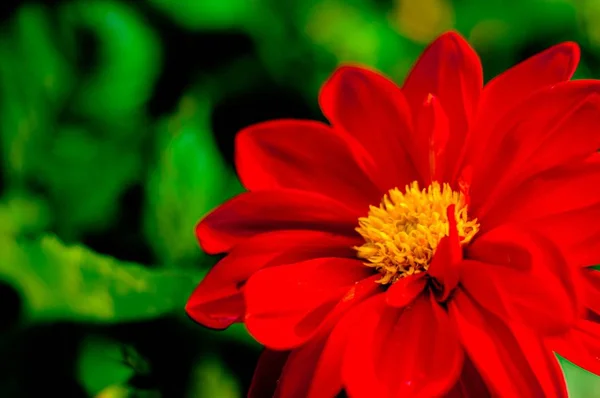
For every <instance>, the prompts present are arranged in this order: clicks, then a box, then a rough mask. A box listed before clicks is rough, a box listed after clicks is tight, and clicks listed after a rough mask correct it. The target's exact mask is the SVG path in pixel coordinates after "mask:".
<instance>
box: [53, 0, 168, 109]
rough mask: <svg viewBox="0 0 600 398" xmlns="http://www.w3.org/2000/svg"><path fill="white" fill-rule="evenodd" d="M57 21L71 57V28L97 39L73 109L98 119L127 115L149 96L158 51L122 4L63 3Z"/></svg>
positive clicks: (148, 33)
mask: <svg viewBox="0 0 600 398" xmlns="http://www.w3.org/2000/svg"><path fill="white" fill-rule="evenodd" d="M60 17H61V22H62V23H63V25H62V27H63V31H64V32H66V35H65V36H66V37H65V39H66V42H67V43H71V49H72V51H71V52H72V53H75V47H76V46H75V43H76V36H77V35H78V34H79V33H80V32H79V31H78V30H77V28H85V29H88V30H90V31H91V32H92V33H93V35H94V36H95V38H96V39H97V41H98V47H99V49H98V53H97V55H98V61H99V64H98V65H95V67H94V71H95V73H93V74H92V75H91V76H89V78H87V79H86V80H85V81H84V82H82V84H80V85H79V87H80V89H79V90H78V91H77V92H76V98H75V101H74V104H75V106H76V108H77V109H78V111H79V112H81V113H83V114H85V115H87V116H91V117H95V118H99V119H112V118H123V117H128V116H131V113H132V112H135V111H136V110H138V109H139V108H140V107H141V106H143V105H144V104H145V102H146V101H147V100H148V98H149V97H150V95H151V94H152V90H153V87H154V82H155V81H156V78H157V76H158V73H159V71H160V64H161V52H160V45H159V41H158V37H157V36H156V34H155V32H154V31H152V30H151V29H150V27H149V26H148V25H147V24H145V23H144V20H143V19H142V18H141V17H140V16H139V15H138V14H137V12H136V11H135V9H133V8H131V7H130V6H128V5H127V4H125V3H123V2H116V1H110V0H79V1H75V2H69V3H67V4H66V5H65V6H63V8H62V9H61V14H60Z"/></svg>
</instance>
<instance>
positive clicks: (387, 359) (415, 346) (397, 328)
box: [342, 295, 463, 398]
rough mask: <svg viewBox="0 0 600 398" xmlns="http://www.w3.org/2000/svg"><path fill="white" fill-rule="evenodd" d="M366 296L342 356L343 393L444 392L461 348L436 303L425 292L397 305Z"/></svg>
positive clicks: (459, 360)
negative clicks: (401, 306)
mask: <svg viewBox="0 0 600 398" xmlns="http://www.w3.org/2000/svg"><path fill="white" fill-rule="evenodd" d="M371 300H372V302H371V308H370V309H369V311H365V314H364V317H363V320H362V322H361V324H360V325H356V329H355V331H354V333H353V335H352V336H351V338H350V341H349V343H348V346H347V347H348V349H347V352H346V356H345V357H344V364H343V368H342V376H343V378H344V384H345V386H346V390H347V392H348V395H350V396H352V397H359V398H362V397H377V396H385V397H405V396H410V397H424V398H426V397H434V396H439V395H441V394H444V393H445V392H447V391H449V390H450V389H451V387H452V386H453V385H454V383H455V382H456V380H457V378H458V376H459V374H460V371H461V368H462V362H463V355H462V354H463V353H462V350H461V348H460V345H459V344H458V340H457V339H456V336H455V335H454V333H453V330H452V328H451V327H450V324H449V322H448V317H447V316H446V313H445V312H444V311H443V310H442V308H441V307H440V306H439V305H438V304H437V303H436V302H435V301H433V300H432V299H431V298H429V297H428V295H422V296H420V297H419V298H417V299H416V300H415V302H414V304H413V305H411V306H409V307H406V308H405V309H403V310H399V309H395V308H390V307H385V305H384V303H383V300H381V299H379V298H378V297H376V298H374V299H371Z"/></svg>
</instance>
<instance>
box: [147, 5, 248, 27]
mask: <svg viewBox="0 0 600 398" xmlns="http://www.w3.org/2000/svg"><path fill="white" fill-rule="evenodd" d="M149 3H150V4H152V5H153V6H154V7H156V8H157V9H159V10H160V11H162V12H163V13H165V14H167V15H168V16H169V17H171V18H172V19H173V20H174V21H175V22H177V23H178V24H180V25H182V26H184V27H186V28H188V29H215V28H220V29H223V28H227V27H234V26H238V25H239V24H240V23H241V22H243V21H245V20H246V19H247V18H248V16H251V15H253V13H256V12H257V11H258V10H257V8H258V7H257V6H258V4H257V3H258V2H256V1H254V2H249V1H247V0H203V1H198V0H149Z"/></svg>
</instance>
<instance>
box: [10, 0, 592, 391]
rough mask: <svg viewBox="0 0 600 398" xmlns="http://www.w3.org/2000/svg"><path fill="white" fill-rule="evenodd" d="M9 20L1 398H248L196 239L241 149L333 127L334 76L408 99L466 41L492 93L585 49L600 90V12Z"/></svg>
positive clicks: (267, 6)
mask: <svg viewBox="0 0 600 398" xmlns="http://www.w3.org/2000/svg"><path fill="white" fill-rule="evenodd" d="M0 7H1V17H0V162H1V165H2V166H1V173H0V397H3V398H4V397H7V398H10V397H41V396H54V395H55V396H61V397H98V398H125V397H166V398H170V397H174V398H178V397H210V398H212V397H216V398H221V397H223V398H233V397H241V396H243V395H244V394H245V393H246V391H247V388H248V386H249V383H250V379H251V376H252V371H253V367H254V365H255V362H256V359H257V357H258V354H259V352H260V347H259V346H258V345H257V344H256V343H254V342H253V341H252V339H251V338H250V337H248V335H247V334H246V332H245V331H244V329H243V328H232V329H231V330H229V331H226V332H218V333H217V332H213V331H209V330H206V329H204V328H202V327H200V326H198V325H195V324H194V323H193V322H192V321H191V320H189V319H188V318H187V317H186V316H185V314H184V311H183V307H184V304H185V302H186V299H187V297H188V296H189V294H190V293H191V291H192V289H193V288H194V286H195V285H196V284H197V282H198V281H200V280H201V278H202V276H203V275H204V274H205V272H206V271H207V269H209V268H210V267H211V265H213V264H214V263H215V260H216V259H215V258H211V257H208V256H206V255H204V254H203V253H202V252H201V250H200V249H199V247H198V245H197V243H196V241H195V237H194V234H193V227H194V225H195V223H196V222H197V221H198V220H199V219H200V218H201V217H202V216H203V215H204V214H206V212H207V211H209V210H210V209H211V208H212V207H214V206H215V205H217V204H219V203H220V202H222V201H224V200H225V199H227V198H230V197H232V196H233V195H235V194H237V193H239V192H241V190H242V187H241V186H240V185H239V182H238V180H237V178H236V175H235V171H234V168H233V165H232V158H233V138H234V136H235V134H236V132H237V131H238V130H239V129H240V128H242V127H244V126H247V125H249V124H251V123H255V122H259V121H263V120H267V119H274V118H282V117H295V118H313V119H323V117H322V115H321V114H320V112H319V110H318V107H317V101H316V98H317V93H318V90H319V87H320V85H321V83H322V82H323V81H324V79H325V78H326V77H327V76H328V75H329V74H330V73H331V71H332V70H333V68H335V66H336V65H338V64H340V63H343V62H355V63H362V64H366V65H370V66H372V67H376V68H378V69H380V70H382V71H383V72H385V73H386V74H388V75H389V76H391V77H393V78H394V79H396V80H397V81H399V82H401V81H402V79H403V77H404V76H405V75H406V73H407V71H408V69H409V67H410V65H411V64H412V63H413V62H414V60H415V59H416V57H417V55H418V54H419V53H420V51H421V50H422V49H423V47H424V46H425V45H426V44H427V43H428V42H429V41H430V40H432V39H433V38H434V37H435V36H436V35H437V34H439V33H440V32H442V31H445V30H448V29H456V30H458V31H459V32H461V33H462V34H463V35H464V36H465V37H466V38H467V39H468V40H469V41H470V42H471V43H472V45H473V46H474V47H475V49H476V50H477V51H478V52H479V54H480V56H481V59H482V62H483V65H484V70H485V78H486V80H488V79H489V78H490V77H492V76H494V75H496V74H498V73H499V72H501V71H503V70H504V69H506V68H508V67H510V66H511V65H513V64H515V63H516V62H518V61H520V60H523V59H524V58H526V57H527V56H529V55H532V54H534V53H535V52H537V51H540V50H542V49H544V48H546V47H547V46H550V45H552V44H555V43H558V42H560V41H564V40H574V41H577V42H578V43H579V44H580V45H581V48H582V63H581V65H580V67H579V70H578V73H577V76H576V77H577V78H583V77H595V78H599V77H600V1H597V0H579V1H575V0H573V1H569V0H514V1H501V0H481V1H475V0H453V1H451V0H418V1H417V0H387V1H386V0H135V1H129V2H127V1H117V0H70V1H67V0H65V1H53V2H48V1H46V2H40V1H37V2H35V1H27V2H23V1H15V0H10V1H9V0H6V1H3V2H2V5H1V6H0ZM599 133H600V132H599ZM592 221H593V222H596V220H592ZM562 363H563V366H564V369H565V373H566V375H567V380H568V383H569V388H570V389H571V392H572V394H573V396H575V397H583V398H585V397H595V396H600V379H599V378H597V377H595V376H593V375H590V374H588V373H587V372H585V371H582V370H580V369H578V368H577V367H575V366H574V365H572V364H569V363H568V362H565V361H563V362H562Z"/></svg>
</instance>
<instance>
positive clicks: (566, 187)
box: [479, 157, 600, 260]
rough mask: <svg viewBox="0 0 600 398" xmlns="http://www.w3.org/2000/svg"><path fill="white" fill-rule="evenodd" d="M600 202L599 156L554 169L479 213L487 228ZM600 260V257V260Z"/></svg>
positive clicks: (483, 225)
mask: <svg viewBox="0 0 600 398" xmlns="http://www.w3.org/2000/svg"><path fill="white" fill-rule="evenodd" d="M597 204H600V158H598V157H593V158H591V159H588V160H586V161H583V162H578V163H577V164H574V165H572V166H569V167H563V168H560V169H553V170H549V171H547V172H544V173H542V174H538V175H536V176H535V177H532V178H530V179H529V180H527V181H525V182H524V183H522V184H521V185H520V186H519V187H518V188H516V189H515V190H514V191H513V192H512V194H510V195H509V196H507V197H506V198H505V199H503V200H502V201H498V202H496V203H495V204H493V205H492V206H491V207H490V210H489V211H488V212H487V213H485V214H479V219H480V223H481V225H482V227H483V229H484V230H490V229H492V228H493V227H495V226H497V225H500V224H503V223H518V224H525V225H527V224H529V222H530V221H531V220H534V219H536V218H543V217H547V216H551V215H556V214H560V213H564V212H567V211H571V210H577V209H581V208H585V207H589V206H592V205H597ZM599 260H600V259H599Z"/></svg>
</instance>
